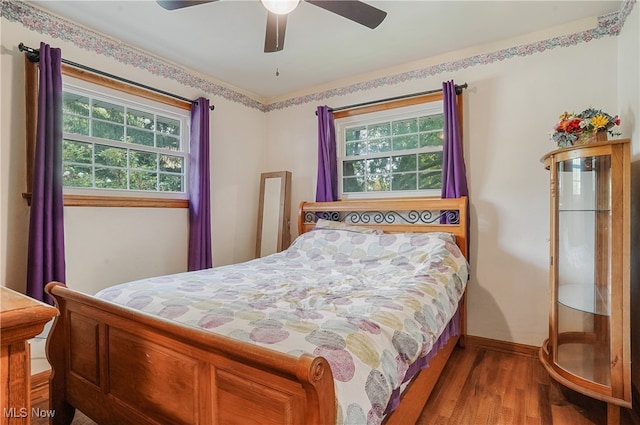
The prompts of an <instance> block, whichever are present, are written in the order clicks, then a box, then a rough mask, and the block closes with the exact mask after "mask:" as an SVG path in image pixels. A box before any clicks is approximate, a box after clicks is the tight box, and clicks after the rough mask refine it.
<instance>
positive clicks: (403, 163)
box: [391, 155, 417, 172]
mask: <svg viewBox="0 0 640 425" xmlns="http://www.w3.org/2000/svg"><path fill="white" fill-rule="evenodd" d="M416 158H417V155H402V156H393V157H391V170H393V171H394V172H406V171H413V172H415V171H416Z"/></svg>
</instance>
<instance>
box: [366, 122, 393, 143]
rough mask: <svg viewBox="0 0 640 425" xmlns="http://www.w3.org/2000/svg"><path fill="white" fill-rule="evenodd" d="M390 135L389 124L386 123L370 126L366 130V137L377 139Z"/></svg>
mask: <svg viewBox="0 0 640 425" xmlns="http://www.w3.org/2000/svg"><path fill="white" fill-rule="evenodd" d="M390 135H391V124H390V123H388V122H385V123H381V124H374V125H370V126H369V127H368V129H367V137H368V138H370V139H372V138H377V137H386V136H390Z"/></svg>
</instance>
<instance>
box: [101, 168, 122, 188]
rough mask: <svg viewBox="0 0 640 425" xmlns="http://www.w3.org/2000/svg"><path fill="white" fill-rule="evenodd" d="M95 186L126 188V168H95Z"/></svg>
mask: <svg viewBox="0 0 640 425" xmlns="http://www.w3.org/2000/svg"><path fill="white" fill-rule="evenodd" d="M96 187H99V188H104V189H126V188H127V170H125V169H122V168H96Z"/></svg>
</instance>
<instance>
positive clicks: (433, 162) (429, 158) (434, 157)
mask: <svg viewBox="0 0 640 425" xmlns="http://www.w3.org/2000/svg"><path fill="white" fill-rule="evenodd" d="M441 168H442V152H431V153H421V154H420V155H418V170H440V169H441Z"/></svg>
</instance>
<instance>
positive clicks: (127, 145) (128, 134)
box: [63, 78, 189, 197]
mask: <svg viewBox="0 0 640 425" xmlns="http://www.w3.org/2000/svg"><path fill="white" fill-rule="evenodd" d="M69 80H70V79H68V78H65V81H64V88H63V185H64V187H65V191H66V192H73V191H74V189H94V190H95V189H97V190H100V191H101V192H100V193H101V194H107V193H108V192H105V191H110V192H111V193H114V194H126V193H127V192H135V193H136V196H145V195H146V196H149V195H152V196H158V195H159V194H170V196H171V195H172V196H173V197H185V196H186V171H187V170H186V167H187V163H188V156H187V155H188V142H187V140H188V137H186V134H188V122H189V120H188V118H189V117H188V111H185V110H181V109H178V108H171V107H169V106H167V105H160V104H156V103H155V102H152V101H144V100H143V101H140V99H136V98H135V97H133V96H126V95H124V94H122V93H117V92H115V91H113V90H110V89H108V88H105V87H98V88H95V87H90V86H89V85H88V83H84V82H78V83H76V82H74V81H71V82H70V81H69ZM68 189H69V190H68Z"/></svg>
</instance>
